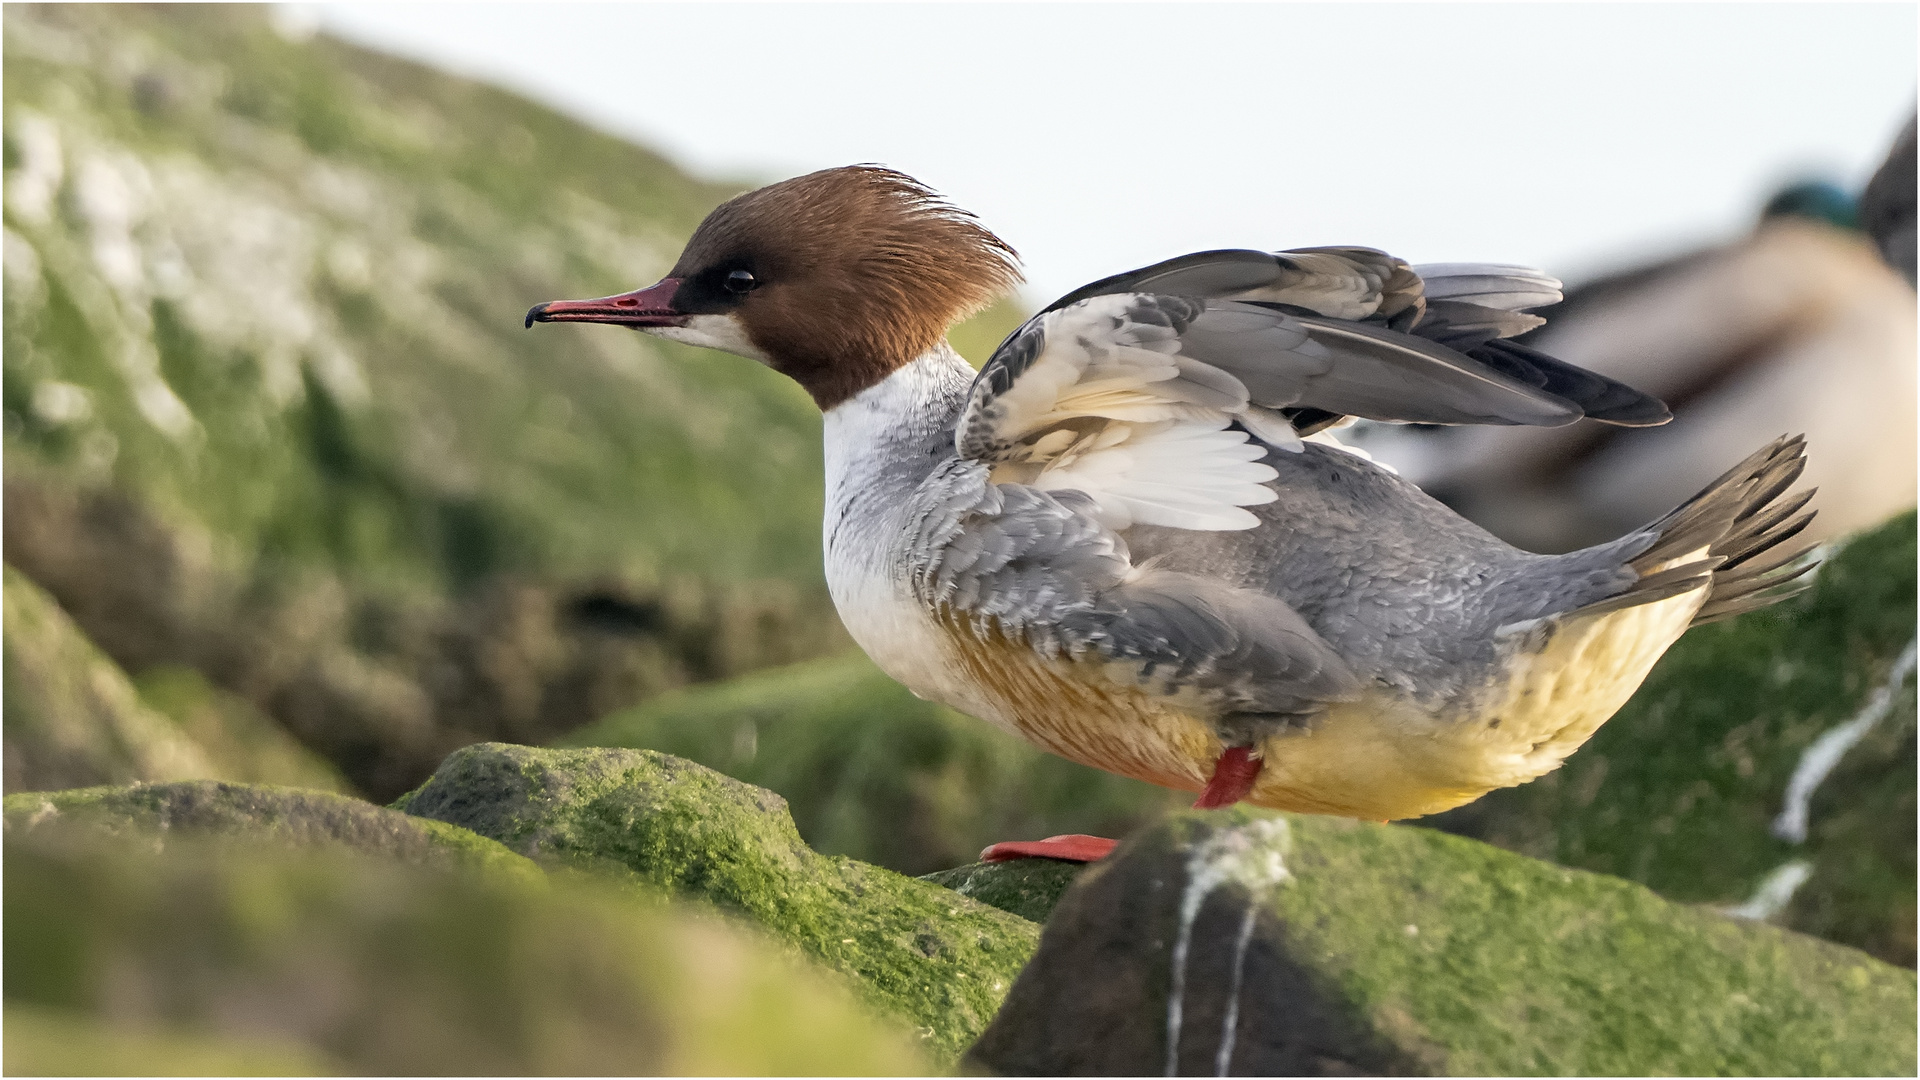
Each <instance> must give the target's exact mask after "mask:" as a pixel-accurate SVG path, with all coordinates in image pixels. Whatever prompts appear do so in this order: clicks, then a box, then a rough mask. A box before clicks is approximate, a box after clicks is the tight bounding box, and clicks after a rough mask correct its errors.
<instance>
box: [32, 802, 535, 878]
mask: <svg viewBox="0 0 1920 1080" xmlns="http://www.w3.org/2000/svg"><path fill="white" fill-rule="evenodd" d="M5 823H6V836H7V840H8V842H9V843H11V842H12V841H14V840H15V839H19V838H23V837H33V836H36V835H41V834H48V835H73V834H78V833H80V832H87V833H93V834H100V835H106V836H112V837H120V838H123V839H127V840H132V839H135V838H140V839H142V840H143V841H145V842H146V843H148V844H156V843H169V842H172V841H173V840H174V839H176V838H182V839H187V840H189V841H192V840H194V839H202V840H204V839H207V838H210V837H225V838H229V839H242V840H245V841H246V842H248V843H250V844H256V845H263V846H264V845H275V846H280V847H286V848H340V849H345V850H348V851H354V852H358V853H360V854H364V855H376V856H382V857H385V858H390V859H395V860H398V861H400V862H403V863H409V864H414V865H420V866H429V867H443V868H451V867H462V868H466V869H470V870H476V871H488V872H491V873H494V874H498V875H504V876H507V877H516V878H525V879H529V880H537V879H540V878H542V877H543V876H544V875H543V874H542V873H541V871H540V869H539V868H538V867H537V866H535V865H534V864H533V863H532V862H530V861H528V860H527V859H526V858H524V857H523V856H520V855H516V854H514V853H513V852H511V851H509V850H507V849H506V848H505V847H504V846H502V845H501V844H500V843H499V842H497V841H494V840H489V839H487V838H486V837H483V836H478V835H476V834H474V833H472V832H469V831H467V830H466V829H462V828H458V827H456V826H452V825H448V824H446V823H445V822H440V821H432V820H428V819H424V818H418V817H414V816H411V815H409V814H403V813H401V812H400V811H398V810H389V809H387V808H386V807H384V806H375V805H373V804H372V803H368V802H363V801H361V800H359V799H354V798H349V797H347V796H344V795H336V794H333V793H332V792H325V791H299V790H295V789H290V788H271V787H260V786H255V785H248V784H227V783H220V782H217V781H211V780H199V781H182V782H176V783H171V784H136V785H133V786H131V787H96V788H82V789H77V790H73V791H55V792H46V793H34V794H21V795H9V796H7V798H6V801H5Z"/></svg>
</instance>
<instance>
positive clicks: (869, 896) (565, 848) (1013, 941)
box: [395, 744, 1039, 1060]
mask: <svg viewBox="0 0 1920 1080" xmlns="http://www.w3.org/2000/svg"><path fill="white" fill-rule="evenodd" d="M395 807H396V808H397V809H402V810H405V811H406V812H407V813H409V814H418V815H421V816H424V817H429V818H435V819H438V820H440V821H445V822H449V823H452V824H455V825H459V826H461V827H463V828H466V829H471V830H472V831H474V832H476V833H479V834H480V835H482V836H487V837H491V838H493V839H496V840H499V841H500V842H501V843H503V844H505V845H507V846H508V847H509V848H512V849H513V850H515V851H518V852H521V853H523V854H526V855H528V856H531V857H532V858H534V859H536V860H539V861H541V862H546V863H551V864H556V865H561V866H569V867H576V868H580V869H585V870H589V871H593V872H596V873H601V874H607V875H610V876H614V877H617V878H625V879H626V880H629V881H632V882H635V883H639V884H644V885H646V886H649V887H657V888H666V889H670V890H672V891H673V892H674V893H675V894H676V895H679V896H687V897H697V898H701V899H704V900H707V901H710V902H712V903H713V904H715V905H716V906H718V907H719V908H720V909H722V910H724V911H728V912H731V913H734V914H737V915H741V916H744V917H746V918H747V919H750V920H752V921H753V922H755V923H758V924H759V925H760V926H762V927H764V928H765V929H766V930H768V931H770V932H771V933H773V934H774V935H776V936H777V937H780V938H782V939H784V940H786V941H787V942H789V943H790V944H792V945H793V946H795V947H797V948H798V949H799V950H800V951H801V952H803V953H805V954H806V955H808V956H810V957H812V958H813V959H815V960H818V961H820V962H821V963H824V964H825V965H827V966H828V967H831V968H833V969H835V970H837V971H839V972H842V973H844V974H845V975H847V976H849V977H850V981H851V983H852V985H853V986H854V987H855V989H856V991H857V992H858V993H859V994H860V996H861V998H862V999H863V1000H865V1001H866V1002H867V1003H868V1004H869V1005H870V1006H871V1007H873V1008H875V1009H877V1010H879V1011H881V1012H883V1013H885V1014H889V1015H893V1016H896V1017H900V1018H903V1019H905V1020H906V1021H907V1022H909V1023H910V1024H912V1025H913V1026H914V1027H916V1028H917V1029H918V1030H919V1032H920V1034H921V1035H922V1037H924V1038H925V1039H926V1040H927V1043H928V1045H929V1048H930V1049H931V1051H932V1052H933V1053H934V1054H935V1055H936V1056H937V1057H939V1058H941V1059H944V1060H952V1059H953V1058H954V1057H956V1056H957V1055H958V1054H959V1053H960V1052H961V1051H962V1050H964V1049H965V1048H966V1047H967V1045H968V1044H970V1043H972V1042H973V1040H974V1038H975V1037H976V1036H978V1035H979V1033H980V1032H981V1031H982V1030H984V1029H985V1027H986V1025H987V1023H988V1021H990V1020H991V1019H992V1018H993V1015H994V1013H995V1011H996V1010H997V1009H998V1008H999V1006H1000V1001H1001V999H1002V998H1003V997H1004V996H1005V994H1006V991H1007V988H1008V987H1009V986H1011V985H1012V983H1013V980H1014V978H1015V977H1016V976H1017V975H1018V974H1019V972H1020V969H1021V966H1022V965H1023V964H1025V963H1026V961H1027V958H1028V957H1029V956H1030V955H1032V952H1033V948H1034V943H1035V941H1036V939H1037V937H1038V933H1039V928H1038V927H1036V926H1035V925H1034V924H1032V923H1030V922H1028V921H1027V920H1025V919H1021V918H1017V917H1015V916H1013V915H1009V914H1007V913H1006V912H1003V911H999V910H996V909H994V908H991V907H987V906H985V905H982V904H976V903H974V902H973V901H971V900H968V899H966V898H965V897H962V896H960V895H958V894H957V893H954V892H952V891H950V890H948V889H943V888H940V887H939V886H937V885H932V884H929V883H927V882H923V881H916V880H914V879H912V878H906V877H901V876H899V875H897V874H894V873H891V872H889V871H886V870H883V869H880V868H879V867H874V866H868V865H865V864H863V863H858V862H854V861H853V860H851V859H845V858H833V857H829V856H824V855H820V854H818V853H816V852H814V851H813V850H812V849H811V848H809V847H807V845H806V844H805V842H803V841H802V840H801V839H800V834H799V832H798V831H797V830H796V829H795V828H794V824H793V819H792V817H791V816H789V815H788V813H787V812H786V805H785V803H784V801H783V800H781V798H780V797H779V796H777V795H775V794H773V793H772V792H770V791H766V790H764V789H761V788H756V787H752V786H750V785H747V784H744V783H741V782H740V781H738V780H734V779H732V778H730V777H727V776H724V775H722V774H720V773H717V772H714V771H713V770H711V769H708V768H706V767H704V766H701V765H697V764H695V763H693V762H691V761H684V760H681V759H679V758H674V757H670V756H668V755H666V754H660V753H655V752H652V751H645V750H622V749H582V750H543V749H535V748H532V747H522V746H507V745H503V744H486V745H481V746H472V747H468V748H466V749H464V750H461V751H459V752H457V753H455V754H454V755H453V756H451V757H449V758H448V759H447V760H446V762H445V763H443V764H442V765H441V766H440V769H439V771H437V772H435V773H434V775H433V778H432V779H430V780H429V781H427V783H426V784H425V785H423V786H422V787H421V788H419V789H418V790H416V791H414V792H412V793H410V794H408V795H407V796H405V797H404V798H402V799H401V800H400V801H399V802H397V803H396V804H395Z"/></svg>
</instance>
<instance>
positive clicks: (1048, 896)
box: [920, 859, 1087, 923]
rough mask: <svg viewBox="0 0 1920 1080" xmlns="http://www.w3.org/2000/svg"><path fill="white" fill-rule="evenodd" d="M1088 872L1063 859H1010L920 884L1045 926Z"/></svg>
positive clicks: (936, 876)
mask: <svg viewBox="0 0 1920 1080" xmlns="http://www.w3.org/2000/svg"><path fill="white" fill-rule="evenodd" d="M1086 869H1087V864H1086V863H1077V862H1067V861H1065V860H1062V859H1010V860H1008V861H1006V862H992V863H970V864H968V865H966V866H957V867H955V868H953V869H952V870H941V871H939V872H938V873H933V874H926V875H924V876H922V877H921V879H920V880H922V881H931V882H933V883H934V884H935V885H944V886H946V887H947V888H949V889H952V890H953V891H954V892H957V893H959V894H960V895H961V896H969V897H972V898H973V899H975V900H978V901H980V902H981V903H983V904H990V905H992V906H993V907H997V908H999V909H1000V910H1001V911H1011V912H1013V913H1014V914H1015V915H1018V916H1020V917H1021V918H1023V919H1029V920H1032V921H1033V922H1037V923H1043V922H1046V921H1047V917H1048V916H1050V915H1052V914H1053V909H1054V908H1055V907H1056V906H1058V905H1059V903H1060V898H1061V897H1062V896H1064V895H1066V892H1067V889H1068V887H1070V886H1071V885H1072V884H1073V883H1074V882H1075V881H1078V880H1079V879H1080V875H1081V874H1083V873H1085V872H1086Z"/></svg>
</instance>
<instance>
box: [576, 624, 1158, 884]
mask: <svg viewBox="0 0 1920 1080" xmlns="http://www.w3.org/2000/svg"><path fill="white" fill-rule="evenodd" d="M560 744H561V745H564V746H626V747H635V748H644V749H648V750H660V751H664V752H666V753H669V754H674V755H676V756H679V757H684V758H690V759H692V760H694V761H697V762H699V763H700V764H702V765H705V766H708V767H709V768H713V769H718V770H720V771H721V772H724V773H726V774H727V775H728V776H732V777H736V778H738V779H741V780H745V781H746V782H748V783H750V784H757V785H759V786H761V787H765V788H771V789H772V790H774V791H777V792H779V793H780V794H781V795H782V796H784V797H786V799H787V800H788V803H789V804H790V805H791V807H792V809H793V818H794V822H795V823H796V824H797V825H799V827H800V835H801V836H802V837H804V838H805V839H806V841H807V843H808V844H809V845H811V846H812V847H813V848H814V849H815V850H816V851H820V852H822V853H824V854H828V855H847V856H851V857H853V858H856V859H859V860H861V861H862V862H870V863H876V864H878V865H880V866H884V867H886V868H888V869H889V870H896V871H899V872H900V873H903V874H925V873H929V872H931V871H935V870H944V869H946V868H948V867H951V866H955V865H957V864H959V863H963V862H968V861H971V860H972V859H973V858H974V857H975V856H976V855H978V854H979V852H980V849H981V848H984V847H986V846H987V845H988V844H992V843H997V842H999V841H1001V840H1037V839H1039V838H1040V837H1043V836H1053V835H1056V834H1059V833H1094V834H1097V835H1101V836H1118V835H1121V834H1122V833H1126V832H1130V831H1132V830H1133V829H1134V828H1136V827H1138V826H1139V825H1140V824H1141V823H1143V822H1145V821H1146V820H1148V819H1149V818H1151V817H1153V816H1154V815H1155V814H1158V813H1160V812H1161V811H1164V810H1172V809H1176V808H1181V807H1185V806H1186V805H1187V804H1189V803H1191V802H1192V801H1193V797H1192V796H1191V795H1186V794H1183V793H1180V792H1172V791H1167V790H1165V789H1163V788H1157V787H1153V786H1151V785H1149V784H1143V783H1141V782H1139V781H1137V780H1129V779H1127V778H1125V777H1120V776H1114V775H1112V774H1111V773H1103V772H1100V771H1099V770H1097V769H1090V768H1087V767H1086V766H1084V765H1078V764H1075V763H1073V762H1071V761H1067V760H1066V759H1064V758H1058V757H1054V756H1053V755H1051V754H1047V753H1044V752H1042V751H1040V750H1038V749H1036V748H1035V747H1033V746H1032V745H1031V744H1029V743H1026V742H1024V741H1022V740H1020V739H1017V738H1015V737H1013V736H1011V735H1008V734H1005V733H1004V732H1001V731H998V730H996V729H994V728H993V727H991V726H990V725H988V724H985V723H982V722H980V721H978V720H975V719H973V718H972V717H968V716H962V715H960V714H959V713H956V712H954V711H953V710H951V709H947V708H944V707H942V706H940V705H936V704H934V703H933V702H931V701H922V700H921V699H919V698H917V697H914V696H913V694H912V693H910V692H909V691H908V690H907V688H906V687H904V686H901V685H900V684H899V683H897V682H894V681H893V680H892V679H889V678H887V676H886V675H885V674H884V673H882V672H881V671H880V669H879V668H877V667H875V666H874V665H873V661H871V660H869V659H867V657H866V656H865V655H864V654H862V653H860V652H858V651H855V652H848V653H843V654H841V655H839V656H833V657H828V658H825V659H821V660H812V661H807V662H805V663H800V664H791V665H788V666H786V667H783V668H775V669H772V670H768V671H759V672H754V673H751V674H748V675H742V676H740V677H738V678H735V679H730V680H727V681H725V682H720V683H714V684H710V685H706V686H695V687H689V688H687V689H685V690H680V691H676V692H674V693H671V694H667V695H664V696H662V697H660V698H657V699H655V700H653V701H649V702H647V703H646V704H643V705H639V706H635V707H634V708H631V709H627V710H624V711H621V712H617V713H614V714H613V715H611V716H608V717H606V718H605V719H603V720H600V721H598V722H596V723H593V724H590V725H588V726H587V727H584V728H581V729H579V730H577V731H573V732H570V733H568V734H567V735H565V736H563V737H562V738H561V739H560Z"/></svg>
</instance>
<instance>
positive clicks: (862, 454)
mask: <svg viewBox="0 0 1920 1080" xmlns="http://www.w3.org/2000/svg"><path fill="white" fill-rule="evenodd" d="M972 384H973V369H972V368H970V367H968V366H967V362H966V361H965V360H962V359H960V356H959V354H958V353H956V352H954V351H953V350H952V349H951V348H949V347H948V346H947V345H946V343H945V342H942V343H941V344H940V345H939V346H937V347H936V348H934V349H933V350H932V351H930V352H928V353H926V354H925V355H924V356H921V357H920V358H919V359H917V360H915V361H913V362H912V363H910V364H908V365H906V366H905V367H903V368H901V369H899V370H898V371H895V372H894V373H893V374H891V375H889V376H887V377H886V378H885V379H884V380H882V381H880V382H879V383H876V384H875V385H873V386H870V387H868V388H867V389H865V390H862V391H861V392H860V393H858V394H855V395H854V396H853V397H851V398H848V399H847V400H846V401H844V402H841V403H840V404H839V405H836V406H834V407H833V408H832V409H829V410H827V414H826V422H825V425H824V435H825V440H826V466H827V505H826V519H825V521H824V522H823V523H822V537H823V539H824V541H825V543H826V549H827V557H828V559H829V561H832V560H834V559H835V558H836V556H838V557H840V558H843V559H844V558H846V557H847V556H850V555H853V554H854V552H853V551H852V550H851V549H852V548H859V549H862V554H864V555H866V556H868V557H876V556H881V555H883V552H882V551H880V550H878V548H879V547H880V546H883V545H884V536H883V534H885V535H891V533H892V532H893V531H895V530H893V529H892V526H893V525H895V524H896V523H897V519H898V518H899V515H900V512H901V511H902V510H903V509H904V506H905V504H906V502H907V498H908V496H910V495H911V494H912V493H913V491H914V489H915V488H917V487H919V486H920V482H921V481H923V480H925V479H926V478H927V475H928V474H929V473H931V472H932V471H933V468H934V466H936V465H938V464H939V463H941V462H942V461H945V460H947V459H948V458H951V457H952V456H953V455H954V447H953V428H954V424H955V422H956V421H957V420H958V419H959V416H960V410H961V408H962V406H964V405H965V404H966V398H967V389H968V387H970V386H971V385H972ZM856 557H858V556H856Z"/></svg>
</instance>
